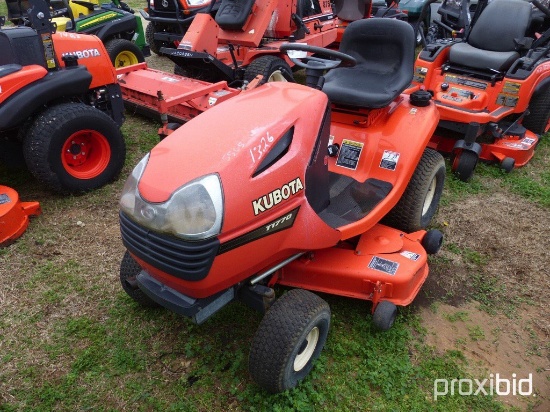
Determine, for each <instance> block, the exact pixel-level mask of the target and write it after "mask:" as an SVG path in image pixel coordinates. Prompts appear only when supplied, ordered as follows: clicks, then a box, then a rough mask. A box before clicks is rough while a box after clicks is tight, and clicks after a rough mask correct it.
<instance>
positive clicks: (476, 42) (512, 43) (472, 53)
mask: <svg viewBox="0 0 550 412" xmlns="http://www.w3.org/2000/svg"><path fill="white" fill-rule="evenodd" d="M530 24H531V4H530V3H528V2H526V1H523V0H493V1H492V2H491V3H489V4H488V5H487V7H486V8H485V10H483V12H482V13H481V15H480V16H479V18H478V20H477V22H476V23H475V24H474V25H473V27H472V31H471V32H470V35H469V36H468V38H467V42H463V43H456V44H453V45H452V46H451V48H450V51H449V61H450V63H451V64H458V65H460V66H466V67H470V68H473V69H481V70H487V69H489V70H496V71H499V72H500V71H504V70H507V69H509V68H510V66H511V65H512V63H513V62H514V61H516V60H517V59H518V58H519V56H520V55H519V53H518V50H519V48H520V46H519V45H520V43H521V42H522V41H523V40H524V38H525V33H526V32H527V29H528V28H529V26H530Z"/></svg>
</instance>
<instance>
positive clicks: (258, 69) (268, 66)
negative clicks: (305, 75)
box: [244, 56, 294, 84]
mask: <svg viewBox="0 0 550 412" xmlns="http://www.w3.org/2000/svg"><path fill="white" fill-rule="evenodd" d="M259 74H260V75H262V80H261V81H260V83H259V84H264V83H269V82H285V81H287V82H294V77H293V76H292V70H291V69H290V66H289V65H288V63H287V62H285V61H284V60H283V59H281V58H280V57H277V56H261V57H258V58H257V59H255V60H253V61H252V62H251V63H250V64H249V65H248V67H247V68H246V70H245V72H244V80H245V81H248V82H251V81H252V80H254V78H255V77H256V76H257V75H259Z"/></svg>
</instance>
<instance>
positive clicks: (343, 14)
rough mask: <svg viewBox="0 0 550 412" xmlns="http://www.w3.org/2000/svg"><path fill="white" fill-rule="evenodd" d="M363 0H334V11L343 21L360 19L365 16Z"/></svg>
mask: <svg viewBox="0 0 550 412" xmlns="http://www.w3.org/2000/svg"><path fill="white" fill-rule="evenodd" d="M365 11H366V3H365V0H335V1H334V13H335V14H336V15H337V16H338V17H339V18H341V19H342V20H345V21H355V20H360V19H362V18H364V17H365Z"/></svg>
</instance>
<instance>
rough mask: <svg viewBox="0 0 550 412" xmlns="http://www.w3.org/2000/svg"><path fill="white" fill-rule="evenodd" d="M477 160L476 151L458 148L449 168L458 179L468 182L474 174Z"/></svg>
mask: <svg viewBox="0 0 550 412" xmlns="http://www.w3.org/2000/svg"><path fill="white" fill-rule="evenodd" d="M478 160H479V156H478V155H477V153H475V152H472V151H470V150H459V151H458V153H456V154H455V156H454V159H453V164H452V166H451V170H452V172H453V173H454V174H455V175H456V177H458V178H459V179H460V180H462V181H463V182H468V181H469V180H470V179H471V178H472V176H473V175H474V170H476V166H477V162H478Z"/></svg>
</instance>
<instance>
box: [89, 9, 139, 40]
mask: <svg viewBox="0 0 550 412" xmlns="http://www.w3.org/2000/svg"><path fill="white" fill-rule="evenodd" d="M136 29H137V22H136V18H135V16H134V15H133V14H127V15H121V16H120V17H119V18H117V19H116V20H112V21H110V22H108V23H107V24H105V25H103V26H101V27H99V30H98V27H91V28H89V29H86V30H83V31H81V32H80V33H86V34H95V35H96V36H97V37H99V38H100V39H101V41H103V42H104V41H105V40H107V39H108V38H110V37H112V36H114V35H117V34H119V33H122V32H135V31H136Z"/></svg>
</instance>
